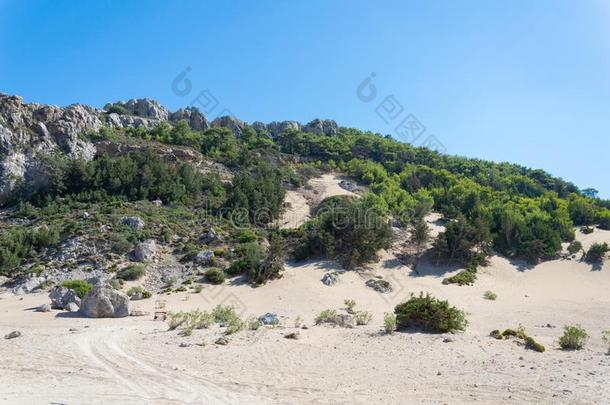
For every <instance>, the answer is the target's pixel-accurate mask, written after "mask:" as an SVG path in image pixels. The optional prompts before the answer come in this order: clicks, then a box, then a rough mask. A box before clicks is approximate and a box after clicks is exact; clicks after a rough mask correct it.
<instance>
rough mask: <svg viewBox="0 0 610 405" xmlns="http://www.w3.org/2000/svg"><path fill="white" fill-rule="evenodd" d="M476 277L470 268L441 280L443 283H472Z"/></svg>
mask: <svg viewBox="0 0 610 405" xmlns="http://www.w3.org/2000/svg"><path fill="white" fill-rule="evenodd" d="M476 279H477V275H476V274H475V273H474V272H472V271H470V270H462V271H460V272H459V273H458V274H456V275H455V276H451V277H449V278H446V279H444V280H443V284H457V285H460V286H461V285H472V284H474V282H475V280H476Z"/></svg>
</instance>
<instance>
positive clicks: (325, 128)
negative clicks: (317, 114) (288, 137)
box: [303, 118, 339, 135]
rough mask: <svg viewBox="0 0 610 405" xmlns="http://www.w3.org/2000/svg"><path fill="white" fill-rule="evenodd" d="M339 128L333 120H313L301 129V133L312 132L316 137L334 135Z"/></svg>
mask: <svg viewBox="0 0 610 405" xmlns="http://www.w3.org/2000/svg"><path fill="white" fill-rule="evenodd" d="M338 129H339V127H338V126H337V123H336V122H335V121H333V120H321V119H317V118H316V119H315V120H313V121H311V122H310V123H309V124H307V125H305V126H304V127H303V132H312V133H314V134H317V135H322V134H324V135H335V134H336V133H337V130H338Z"/></svg>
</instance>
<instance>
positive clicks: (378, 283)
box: [365, 278, 392, 294]
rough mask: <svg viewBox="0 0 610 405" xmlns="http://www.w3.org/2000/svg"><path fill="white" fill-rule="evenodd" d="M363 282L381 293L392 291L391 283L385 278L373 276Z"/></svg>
mask: <svg viewBox="0 0 610 405" xmlns="http://www.w3.org/2000/svg"><path fill="white" fill-rule="evenodd" d="M365 284H366V286H367V287H370V288H372V289H373V290H375V291H377V292H380V293H382V294H385V293H389V292H392V284H390V282H389V281H386V280H381V279H376V278H373V279H370V280H368V281H367V282H366V283H365Z"/></svg>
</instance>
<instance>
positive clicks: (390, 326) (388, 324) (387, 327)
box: [383, 312, 396, 334]
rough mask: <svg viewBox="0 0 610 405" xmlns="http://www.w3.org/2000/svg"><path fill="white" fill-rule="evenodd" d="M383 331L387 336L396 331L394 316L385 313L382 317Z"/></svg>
mask: <svg viewBox="0 0 610 405" xmlns="http://www.w3.org/2000/svg"><path fill="white" fill-rule="evenodd" d="M383 330H384V331H385V333H387V334H391V333H394V331H395V330H396V315H394V314H390V313H387V312H386V313H385V314H384V315H383Z"/></svg>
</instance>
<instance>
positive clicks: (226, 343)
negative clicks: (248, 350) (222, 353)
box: [214, 336, 229, 346]
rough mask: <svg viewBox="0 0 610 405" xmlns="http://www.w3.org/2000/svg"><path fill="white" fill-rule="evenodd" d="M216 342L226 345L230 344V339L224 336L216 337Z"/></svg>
mask: <svg viewBox="0 0 610 405" xmlns="http://www.w3.org/2000/svg"><path fill="white" fill-rule="evenodd" d="M214 343H215V344H217V345H221V346H226V345H228V344H229V339H227V338H226V337H224V336H221V337H219V338H218V339H216V341H215V342H214Z"/></svg>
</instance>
